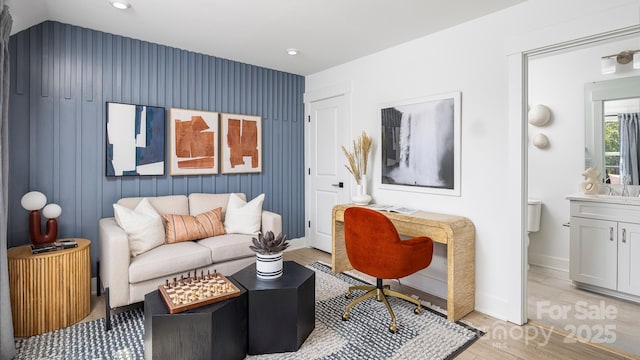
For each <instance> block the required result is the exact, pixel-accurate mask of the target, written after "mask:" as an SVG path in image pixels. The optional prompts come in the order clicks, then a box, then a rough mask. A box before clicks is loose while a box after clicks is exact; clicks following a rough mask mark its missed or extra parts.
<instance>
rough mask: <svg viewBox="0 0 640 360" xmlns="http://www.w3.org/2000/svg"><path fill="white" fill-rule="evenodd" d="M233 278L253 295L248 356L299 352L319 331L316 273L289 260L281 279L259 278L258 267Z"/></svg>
mask: <svg viewBox="0 0 640 360" xmlns="http://www.w3.org/2000/svg"><path fill="white" fill-rule="evenodd" d="M231 277H232V278H233V279H235V280H237V281H238V282H239V283H240V285H242V286H243V287H244V288H245V289H247V291H248V293H249V311H248V322H249V325H248V326H249V328H248V333H247V334H248V337H249V339H248V349H247V353H248V354H250V355H256V354H271V353H279V352H289V351H297V350H298V349H299V348H300V346H301V345H302V343H303V342H304V341H305V340H306V339H307V337H308V336H309V334H311V331H313V329H314V328H315V321H316V303H315V289H316V274H315V272H314V271H313V270H311V269H308V268H306V267H304V266H302V265H300V264H298V263H295V262H293V261H285V262H284V268H283V274H282V276H281V277H279V278H278V279H273V280H263V279H258V277H257V276H256V265H255V264H253V265H249V266H247V267H246V268H244V269H243V270H240V271H238V272H237V273H235V274H233V275H232V276H231Z"/></svg>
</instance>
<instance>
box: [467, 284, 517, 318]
mask: <svg viewBox="0 0 640 360" xmlns="http://www.w3.org/2000/svg"><path fill="white" fill-rule="evenodd" d="M508 308H509V303H508V301H507V300H505V299H502V298H499V297H496V296H493V295H489V294H486V293H481V292H478V290H477V288H476V304H475V311H477V312H481V313H483V314H486V315H489V316H492V317H494V318H496V319H500V320H504V321H507V318H506V313H507V310H505V309H508Z"/></svg>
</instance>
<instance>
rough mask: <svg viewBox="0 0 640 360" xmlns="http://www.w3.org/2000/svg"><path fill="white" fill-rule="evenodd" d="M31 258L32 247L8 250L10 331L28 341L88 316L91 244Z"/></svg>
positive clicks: (81, 240) (83, 242)
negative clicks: (11, 319) (11, 317)
mask: <svg viewBox="0 0 640 360" xmlns="http://www.w3.org/2000/svg"><path fill="white" fill-rule="evenodd" d="M75 240H76V242H77V243H78V247H76V248H72V249H66V250H57V251H51V252H46V253H41V254H31V245H22V246H17V247H13V248H10V249H8V250H7V258H8V262H9V288H10V293H11V311H12V313H13V331H14V335H15V336H16V337H27V336H32V335H37V334H42V333H45V332H49V331H53V330H57V329H60V328H63V327H66V326H69V325H72V324H75V323H76V322H78V321H80V320H82V319H83V318H85V317H86V316H87V315H89V313H90V312H91V255H90V251H91V250H90V249H91V241H89V240H87V239H75Z"/></svg>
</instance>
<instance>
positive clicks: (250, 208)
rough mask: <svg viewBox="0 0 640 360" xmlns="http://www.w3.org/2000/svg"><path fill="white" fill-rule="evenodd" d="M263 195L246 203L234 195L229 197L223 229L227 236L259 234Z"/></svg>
mask: <svg viewBox="0 0 640 360" xmlns="http://www.w3.org/2000/svg"><path fill="white" fill-rule="evenodd" d="M263 202H264V194H260V195H258V196H256V197H255V198H254V199H253V200H251V201H249V202H246V201H245V200H243V199H242V198H240V197H239V196H237V195H236V194H231V195H230V196H229V203H228V204H227V214H226V216H225V219H224V228H225V230H226V231H227V233H229V234H234V233H236V234H251V235H255V234H257V233H258V232H260V227H261V225H262V203H263Z"/></svg>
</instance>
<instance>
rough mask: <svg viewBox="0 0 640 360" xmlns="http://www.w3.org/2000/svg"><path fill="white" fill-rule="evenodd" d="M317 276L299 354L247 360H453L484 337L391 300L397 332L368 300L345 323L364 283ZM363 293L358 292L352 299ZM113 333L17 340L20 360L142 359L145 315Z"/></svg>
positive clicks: (74, 331)
mask: <svg viewBox="0 0 640 360" xmlns="http://www.w3.org/2000/svg"><path fill="white" fill-rule="evenodd" d="M309 267H310V268H311V269H313V270H314V271H315V272H316V327H315V330H313V332H312V333H311V335H310V336H309V338H308V339H307V340H306V341H305V343H304V344H303V345H302V347H301V348H300V350H298V351H297V352H295V353H283V354H270V355H260V356H248V357H247V359H260V360H262V359H296V360H297V359H341V360H342V359H453V358H454V357H456V356H457V355H458V354H460V353H461V352H462V351H464V349H466V348H467V347H469V346H470V345H471V344H472V343H473V342H475V341H476V340H477V339H478V338H479V337H480V336H482V335H483V333H482V332H481V331H479V330H476V329H473V328H471V327H469V326H467V325H463V324H457V323H456V324H454V323H451V322H449V321H447V319H446V318H445V317H444V316H442V315H441V314H438V313H435V312H432V311H424V312H422V313H421V314H419V315H415V314H414V313H413V309H414V305H413V304H410V303H409V302H407V301H404V300H399V299H395V298H390V299H389V302H390V303H391V306H392V308H393V310H394V312H395V314H396V317H397V323H398V332H397V333H396V334H392V333H391V332H389V330H388V327H389V321H390V318H389V315H388V314H387V310H386V308H385V307H384V304H383V303H382V302H378V301H375V300H372V299H370V300H367V301H364V302H362V303H360V304H358V305H357V306H356V307H354V308H353V309H352V310H351V312H350V315H351V318H350V319H349V321H342V311H343V309H344V307H345V305H346V304H347V303H348V302H349V301H350V300H349V299H346V298H345V296H344V294H345V292H346V289H347V287H348V286H350V285H361V284H363V282H362V281H360V280H358V279H355V278H353V277H350V276H348V275H344V274H338V275H332V274H331V270H330V268H329V267H328V266H326V265H324V264H320V263H314V264H311V265H309ZM360 294H361V293H360V292H354V294H353V295H354V297H356V296H359V295H360ZM112 320H113V330H111V331H109V332H105V331H104V319H99V320H94V321H90V322H86V323H82V324H76V325H73V326H70V327H68V328H65V329H61V330H57V331H52V332H50V333H46V334H42V335H37V336H32V337H29V338H26V339H21V340H17V341H16V347H17V356H16V359H30V360H32V359H144V314H143V310H142V309H140V308H139V309H134V310H130V311H126V312H123V313H120V314H117V315H114V316H113V319H112Z"/></svg>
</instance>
